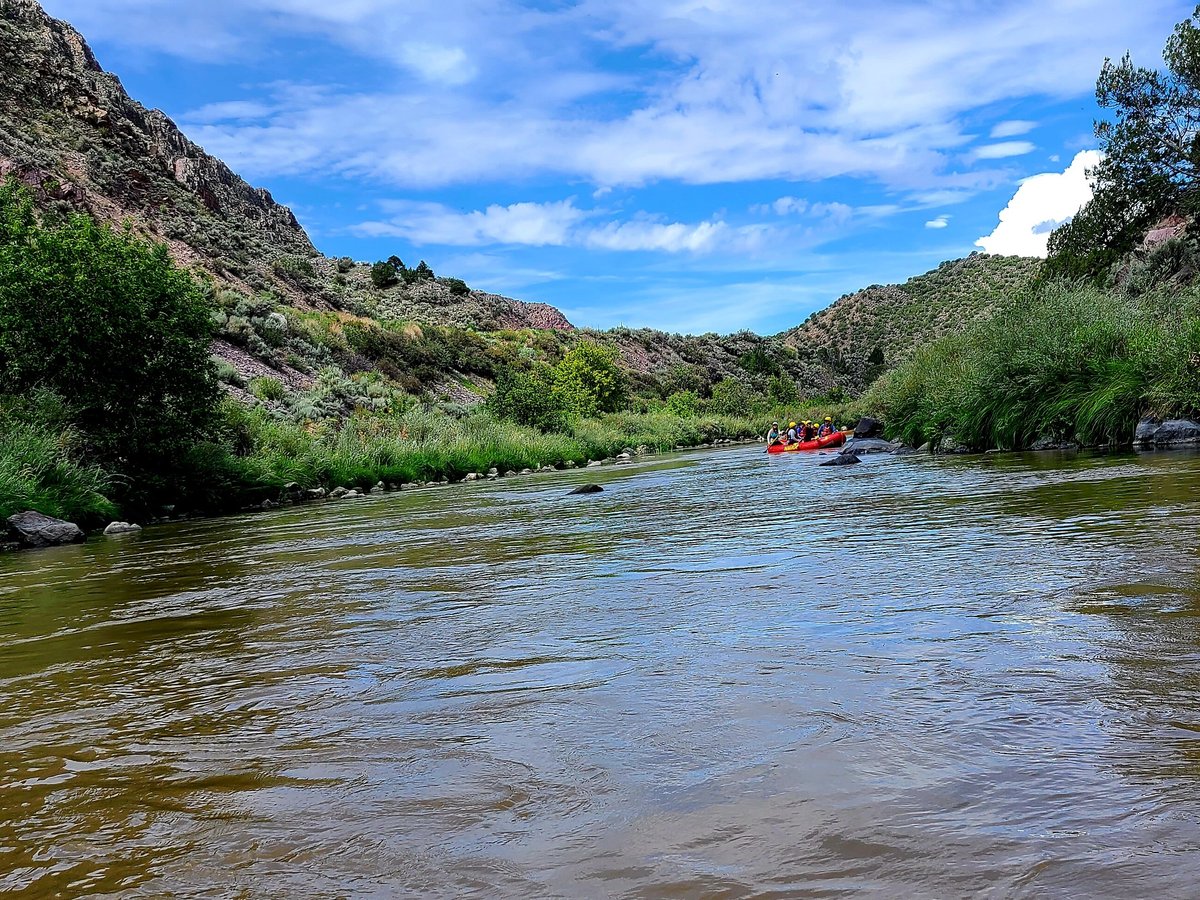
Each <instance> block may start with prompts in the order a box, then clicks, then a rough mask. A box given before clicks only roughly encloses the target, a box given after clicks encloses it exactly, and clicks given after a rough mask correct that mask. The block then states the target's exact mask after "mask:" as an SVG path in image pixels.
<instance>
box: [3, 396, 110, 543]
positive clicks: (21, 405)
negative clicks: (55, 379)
mask: <svg viewBox="0 0 1200 900" xmlns="http://www.w3.org/2000/svg"><path fill="white" fill-rule="evenodd" d="M68 419H69V411H68V410H67V409H66V407H65V405H64V404H63V403H62V401H61V400H60V399H59V398H58V397H56V396H54V395H53V394H49V393H47V392H45V391H35V392H34V393H33V394H32V395H31V397H30V398H29V399H28V400H26V401H17V400H15V399H13V398H9V399H7V400H5V401H4V402H3V404H0V521H2V520H3V519H5V518H7V517H8V516H11V515H14V514H16V513H19V512H24V511H25V510H29V509H32V510H36V511H37V512H40V513H44V514H45V515H48V516H54V517H55V518H60V519H67V520H69V521H72V522H77V523H80V524H81V525H83V526H84V527H87V526H89V525H96V524H100V523H102V522H103V521H104V520H105V519H110V520H111V518H112V517H113V516H115V515H116V511H117V508H116V505H115V504H113V503H112V502H111V501H110V500H109V499H108V497H107V496H106V495H107V494H108V492H109V491H110V489H111V486H112V485H111V479H110V478H109V476H108V475H107V473H105V472H104V471H103V470H102V469H101V468H100V467H99V466H95V465H89V464H87V463H85V462H83V461H82V446H81V443H82V442H81V441H80V439H79V434H78V433H77V432H76V431H75V430H74V429H73V428H72V427H71V426H70V425H69V424H68Z"/></svg>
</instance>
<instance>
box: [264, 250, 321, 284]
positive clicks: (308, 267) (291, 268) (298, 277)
mask: <svg viewBox="0 0 1200 900" xmlns="http://www.w3.org/2000/svg"><path fill="white" fill-rule="evenodd" d="M271 270H272V271H273V272H274V273H275V274H276V275H278V276H279V277H280V278H282V279H283V280H284V281H288V282H291V283H293V284H298V285H304V284H307V283H308V282H310V281H312V280H313V279H314V278H315V277H316V275H317V272H316V269H314V268H313V264H312V261H311V260H308V259H305V258H304V257H302V256H281V257H279V258H278V259H276V260H275V261H274V262H272V263H271Z"/></svg>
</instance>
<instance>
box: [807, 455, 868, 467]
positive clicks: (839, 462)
mask: <svg viewBox="0 0 1200 900" xmlns="http://www.w3.org/2000/svg"><path fill="white" fill-rule="evenodd" d="M860 462H862V460H861V459H859V458H858V454H856V453H839V454H838V455H837V456H835V457H833V458H832V459H827V460H825V462H821V463H817V465H818V466H852V465H854V464H855V463H860Z"/></svg>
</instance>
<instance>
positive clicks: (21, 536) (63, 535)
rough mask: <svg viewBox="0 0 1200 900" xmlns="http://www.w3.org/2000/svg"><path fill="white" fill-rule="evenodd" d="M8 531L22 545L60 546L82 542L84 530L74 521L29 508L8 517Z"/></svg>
mask: <svg viewBox="0 0 1200 900" xmlns="http://www.w3.org/2000/svg"><path fill="white" fill-rule="evenodd" d="M8 533H9V535H10V537H11V538H12V539H13V540H14V541H16V542H17V544H19V545H20V546H22V547H58V546H60V545H62V544H82V543H83V541H84V539H85V538H84V534H83V530H82V529H81V528H80V527H79V526H78V525H76V524H75V523H73V522H64V521H63V520H62V519H55V518H53V517H51V516H44V515H42V514H41V513H40V512H34V511H33V510H29V511H27V512H23V513H17V514H16V515H15V516H9V517H8Z"/></svg>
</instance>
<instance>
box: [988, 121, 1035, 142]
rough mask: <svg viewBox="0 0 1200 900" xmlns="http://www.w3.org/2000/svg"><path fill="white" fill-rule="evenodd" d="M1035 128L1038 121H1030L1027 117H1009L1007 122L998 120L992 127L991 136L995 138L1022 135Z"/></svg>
mask: <svg viewBox="0 0 1200 900" xmlns="http://www.w3.org/2000/svg"><path fill="white" fill-rule="evenodd" d="M1035 128H1037V122H1030V121H1028V120H1026V119H1009V120H1008V121H1006V122H997V123H996V124H995V125H994V126H993V127H992V134H991V136H992V138H994V139H999V138H1012V137H1020V136H1021V135H1023V134H1028V133H1029V132H1031V131H1033V129H1035Z"/></svg>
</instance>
